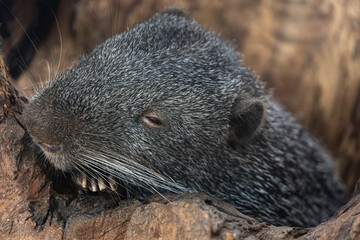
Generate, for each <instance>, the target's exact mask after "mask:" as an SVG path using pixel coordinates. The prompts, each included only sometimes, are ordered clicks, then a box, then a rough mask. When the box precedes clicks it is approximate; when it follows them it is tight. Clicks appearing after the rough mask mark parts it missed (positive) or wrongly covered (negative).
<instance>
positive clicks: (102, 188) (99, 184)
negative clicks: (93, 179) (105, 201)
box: [98, 178, 106, 191]
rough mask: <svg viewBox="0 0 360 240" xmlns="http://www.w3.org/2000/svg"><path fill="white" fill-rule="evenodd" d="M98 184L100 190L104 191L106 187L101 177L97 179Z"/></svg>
mask: <svg viewBox="0 0 360 240" xmlns="http://www.w3.org/2000/svg"><path fill="white" fill-rule="evenodd" d="M98 186H99V190H100V191H104V190H105V189H106V186H105V183H104V181H103V180H102V179H101V178H100V179H98Z"/></svg>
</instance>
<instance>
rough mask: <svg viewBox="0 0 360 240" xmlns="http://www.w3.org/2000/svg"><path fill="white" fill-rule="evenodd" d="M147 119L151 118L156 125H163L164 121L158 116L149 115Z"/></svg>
mask: <svg viewBox="0 0 360 240" xmlns="http://www.w3.org/2000/svg"><path fill="white" fill-rule="evenodd" d="M145 118H146V120H149V121H150V122H151V123H152V124H155V125H162V124H163V123H162V121H161V120H160V119H158V118H155V117H149V116H145Z"/></svg>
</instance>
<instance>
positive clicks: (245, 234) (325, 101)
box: [0, 0, 360, 240]
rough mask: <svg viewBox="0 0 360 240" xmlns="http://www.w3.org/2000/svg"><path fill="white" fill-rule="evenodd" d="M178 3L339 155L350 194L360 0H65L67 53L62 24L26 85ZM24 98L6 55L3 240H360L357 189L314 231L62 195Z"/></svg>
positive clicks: (25, 16) (188, 209)
mask: <svg viewBox="0 0 360 240" xmlns="http://www.w3.org/2000/svg"><path fill="white" fill-rule="evenodd" d="M34 2H35V1H28V2H27V3H26V4H29V5H30V6H31V4H34ZM20 3H21V4H20ZM22 4H23V1H17V4H15V6H14V11H15V12H19V21H20V22H21V23H22V24H23V25H24V27H25V28H26V26H27V25H28V21H29V19H31V14H29V12H27V9H31V8H30V7H24V5H22ZM169 5H178V6H180V7H183V8H184V9H185V10H186V12H187V13H189V14H190V15H191V16H192V17H194V18H195V19H197V20H198V22H199V23H200V24H202V25H205V26H208V27H209V28H210V29H212V30H214V31H216V32H219V33H221V35H222V37H223V38H225V39H227V40H229V41H233V42H234V44H236V46H237V47H238V49H239V50H240V52H242V53H244V54H245V56H246V58H245V60H246V64H247V65H248V66H251V68H253V69H254V70H256V72H257V73H258V74H259V75H260V76H261V78H262V80H263V81H266V82H268V83H269V86H270V87H274V89H275V90H274V94H275V96H276V97H278V98H279V99H280V100H281V101H282V102H283V103H284V104H286V105H287V106H288V107H289V109H290V110H291V111H293V112H294V113H295V114H296V115H297V117H298V118H299V119H300V120H301V121H302V122H303V123H304V124H305V125H306V126H307V127H308V128H309V129H310V130H311V131H312V132H313V133H315V134H316V135H317V136H320V137H321V139H322V141H323V142H324V143H325V144H326V145H327V147H328V149H329V150H330V151H331V152H332V153H334V154H336V156H337V157H338V159H339V161H338V163H339V169H340V171H341V174H342V177H343V178H344V179H345V180H346V182H347V184H348V186H349V188H352V187H353V185H354V183H355V180H356V179H357V178H358V177H359V176H360V152H359V151H360V128H359V126H360V68H359V66H360V34H359V32H360V17H359V16H360V14H359V13H360V2H359V1H358V0H326V1H325V0H315V1H311V2H307V1H278V2H274V1H270V0H264V1H254V0H241V1H238V0H229V1H226V2H222V1H211V2H209V1H205V0H204V1H202V0H196V1H185V0H177V1H169V0H160V1H152V0H149V1H148V0H147V1H145V0H121V1H118V0H102V1H99V0H97V1H95V0H90V1H88V0H79V1H71V0H63V1H61V3H60V6H59V10H58V18H57V19H58V21H59V26H60V32H61V34H62V51H61V48H60V44H59V35H58V29H57V27H56V24H54V27H53V30H52V32H51V33H50V35H49V36H48V39H47V40H46V42H44V44H43V45H42V47H40V48H39V53H38V54H37V55H36V56H35V58H34V60H33V61H32V64H31V65H30V67H29V71H27V72H26V73H25V74H23V75H22V76H21V78H20V79H19V81H18V82H17V84H16V85H17V87H18V89H20V90H26V88H28V87H29V86H30V82H29V79H32V80H33V81H36V82H39V79H43V81H46V80H44V74H45V75H46V74H47V71H48V69H47V64H46V61H48V63H49V65H50V66H51V68H52V70H51V71H49V75H50V77H47V76H46V77H45V79H47V80H49V79H51V78H53V76H54V75H55V73H56V72H57V68H58V66H59V72H61V71H62V70H64V68H66V66H70V65H71V64H72V63H73V62H74V61H75V60H76V59H77V58H78V56H79V55H80V54H82V53H84V52H86V51H87V50H89V49H91V48H92V47H93V46H94V45H96V44H97V43H99V42H101V41H102V40H104V38H106V37H107V36H109V35H111V34H112V33H116V32H121V31H123V30H125V29H126V28H127V27H129V26H131V25H133V24H134V23H136V22H140V21H142V20H144V19H146V18H148V17H150V16H151V15H152V14H153V13H154V12H156V11H159V10H161V9H163V8H164V7H165V6H169ZM11 29H13V30H14V31H13V32H12V36H11V38H9V39H7V40H6V41H5V43H4V48H5V50H7V49H10V48H11V47H12V46H13V45H14V44H15V43H16V42H17V41H18V40H19V39H20V38H21V36H23V35H24V34H23V33H22V29H21V28H19V26H18V24H17V23H16V22H15V21H14V22H13V23H12V25H11ZM6 53H7V51H5V54H6ZM65 55H66V58H65ZM59 56H61V58H59ZM44 59H45V61H44ZM64 59H65V60H64ZM59 60H60V65H58V61H59ZM63 64H64V66H65V67H63ZM24 102H25V100H24V99H23V98H19V97H18V94H17V92H16V90H15V88H14V87H13V86H12V85H11V84H10V82H9V81H8V75H7V73H6V68H5V64H4V61H3V58H2V56H1V57H0V239H227V240H230V239H245V238H247V239H360V214H359V213H360V194H357V195H354V196H353V198H352V199H351V200H350V202H349V203H348V204H347V205H346V206H344V207H343V208H342V209H341V210H339V212H338V213H337V214H336V215H335V216H334V217H333V218H332V219H330V220H329V221H328V222H326V223H323V224H320V225H319V226H317V227H316V228H314V229H311V230H309V229H299V228H290V227H286V226H284V227H275V226H272V225H270V224H266V223H258V222H257V221H255V220H254V219H251V218H249V217H247V216H245V215H243V214H241V213H239V212H238V211H236V210H235V209H234V208H233V207H231V206H229V205H228V204H226V203H223V202H220V201H218V200H216V199H213V198H211V197H209V196H206V195H204V194H183V195H180V196H168V198H169V199H171V203H168V202H166V201H164V200H163V199H162V198H160V197H156V196H155V197H152V198H151V199H149V200H148V201H146V202H139V201H137V200H125V201H118V200H117V199H116V197H114V196H108V195H102V196H98V195H86V194H78V193H74V192H62V191H58V188H57V187H56V186H54V183H53V182H52V181H50V180H49V177H48V176H46V172H44V171H43V168H42V163H41V159H40V157H39V155H38V154H37V153H36V152H34V151H32V150H30V148H29V147H28V145H27V144H28V141H29V139H28V136H26V134H25V132H24V130H23V129H22V128H21V127H20V125H19V121H20V122H21V115H20V112H21V110H22V106H23V104H24ZM358 185H360V183H358ZM359 189H360V187H359V186H358V189H356V192H360V190H359Z"/></svg>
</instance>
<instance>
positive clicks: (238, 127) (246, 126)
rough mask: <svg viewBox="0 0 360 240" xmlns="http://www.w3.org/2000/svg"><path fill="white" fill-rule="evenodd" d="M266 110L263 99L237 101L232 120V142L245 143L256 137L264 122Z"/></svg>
mask: <svg viewBox="0 0 360 240" xmlns="http://www.w3.org/2000/svg"><path fill="white" fill-rule="evenodd" d="M265 108H266V105H265V102H264V101H263V100H261V99H251V100H246V101H235V103H234V106H233V112H232V116H231V118H230V140H231V141H235V142H245V141H247V140H249V139H251V138H252V137H254V136H255V135H256V134H257V133H258V132H259V130H260V129H261V126H262V124H263V122H264V119H265Z"/></svg>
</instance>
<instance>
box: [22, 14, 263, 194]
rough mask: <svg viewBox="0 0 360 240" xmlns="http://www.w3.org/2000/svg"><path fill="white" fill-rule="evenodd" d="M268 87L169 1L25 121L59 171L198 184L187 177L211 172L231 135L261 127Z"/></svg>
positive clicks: (44, 94)
mask: <svg viewBox="0 0 360 240" xmlns="http://www.w3.org/2000/svg"><path fill="white" fill-rule="evenodd" d="M263 96H264V90H263V87H262V85H261V83H259V82H258V81H257V79H256V78H255V77H254V76H253V75H252V74H251V72H249V70H247V69H246V68H244V67H242V66H241V60H240V59H239V57H238V55H237V54H236V53H235V51H234V49H233V47H232V46H230V45H228V44H226V43H224V42H222V41H221V40H219V38H218V37H217V36H216V35H214V34H212V33H210V32H209V31H207V30H205V29H203V28H201V27H200V26H198V25H197V23H196V22H195V21H194V20H192V19H189V18H188V17H187V16H185V15H184V14H183V13H182V12H180V11H178V10H168V11H164V12H162V13H160V14H156V15H155V16H154V17H152V18H151V19H149V20H147V21H146V22H144V23H141V24H138V25H136V26H134V27H133V28H131V29H129V30H128V31H126V32H124V33H122V34H120V35H117V36H114V37H112V38H110V39H108V40H107V41H105V42H104V43H103V44H101V45H99V46H98V47H96V48H95V49H94V50H93V51H92V52H91V53H89V54H87V55H86V56H84V57H83V58H82V59H81V60H80V61H79V63H78V64H77V65H76V66H75V67H74V68H72V69H71V70H69V71H68V72H66V73H65V74H63V75H62V76H60V77H58V78H57V79H55V80H54V81H53V82H52V83H51V84H50V85H49V86H48V87H46V88H45V89H43V90H42V91H41V92H40V93H39V94H38V95H36V96H35V97H34V98H33V99H32V100H31V101H30V103H29V104H28V105H27V107H26V109H25V111H24V121H25V125H26V127H27V129H28V131H29V133H30V135H31V136H32V138H33V140H34V141H35V142H36V143H37V144H38V145H39V146H40V147H41V148H42V150H43V151H44V153H45V155H46V156H47V158H48V160H49V161H50V162H51V163H52V164H53V165H54V166H55V167H57V168H59V169H61V170H65V171H73V170H78V171H87V170H88V169H91V170H92V171H94V172H95V174H98V175H99V176H102V174H103V173H102V172H103V171H104V170H105V172H106V173H110V174H114V175H115V176H116V177H118V178H121V180H124V181H127V182H130V183H135V184H138V185H141V184H142V183H141V182H142V181H147V179H146V178H150V180H149V181H148V182H147V183H146V184H145V186H147V185H152V186H154V187H155V188H156V187H158V188H164V189H167V187H166V186H165V187H163V185H162V184H164V182H162V181H161V178H163V179H167V181H169V179H175V180H174V181H175V182H176V183H178V184H180V185H182V186H186V187H185V188H187V187H188V188H194V187H195V186H197V185H198V183H192V182H189V181H190V179H191V177H187V176H191V175H194V172H195V171H196V172H197V176H198V178H199V179H205V178H206V177H209V176H206V174H208V173H207V172H209V169H212V166H213V165H214V164H215V165H220V166H221V162H222V159H221V156H224V151H225V150H224V149H228V148H229V145H230V144H229V142H234V141H235V142H245V141H246V140H248V139H250V138H252V137H253V136H254V135H256V133H257V132H259V129H260V127H261V125H262V122H263V121H264V120H263V119H264V115H265V114H264V112H265V110H264V108H265V105H264V100H263ZM169 169H171V170H169ZM214 174H215V173H214ZM194 181H195V182H196V180H194ZM143 185H144V184H143ZM167 190H169V188H168V189H167ZM198 190H200V189H198ZM170 191H173V192H176V191H175V190H174V189H170Z"/></svg>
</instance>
